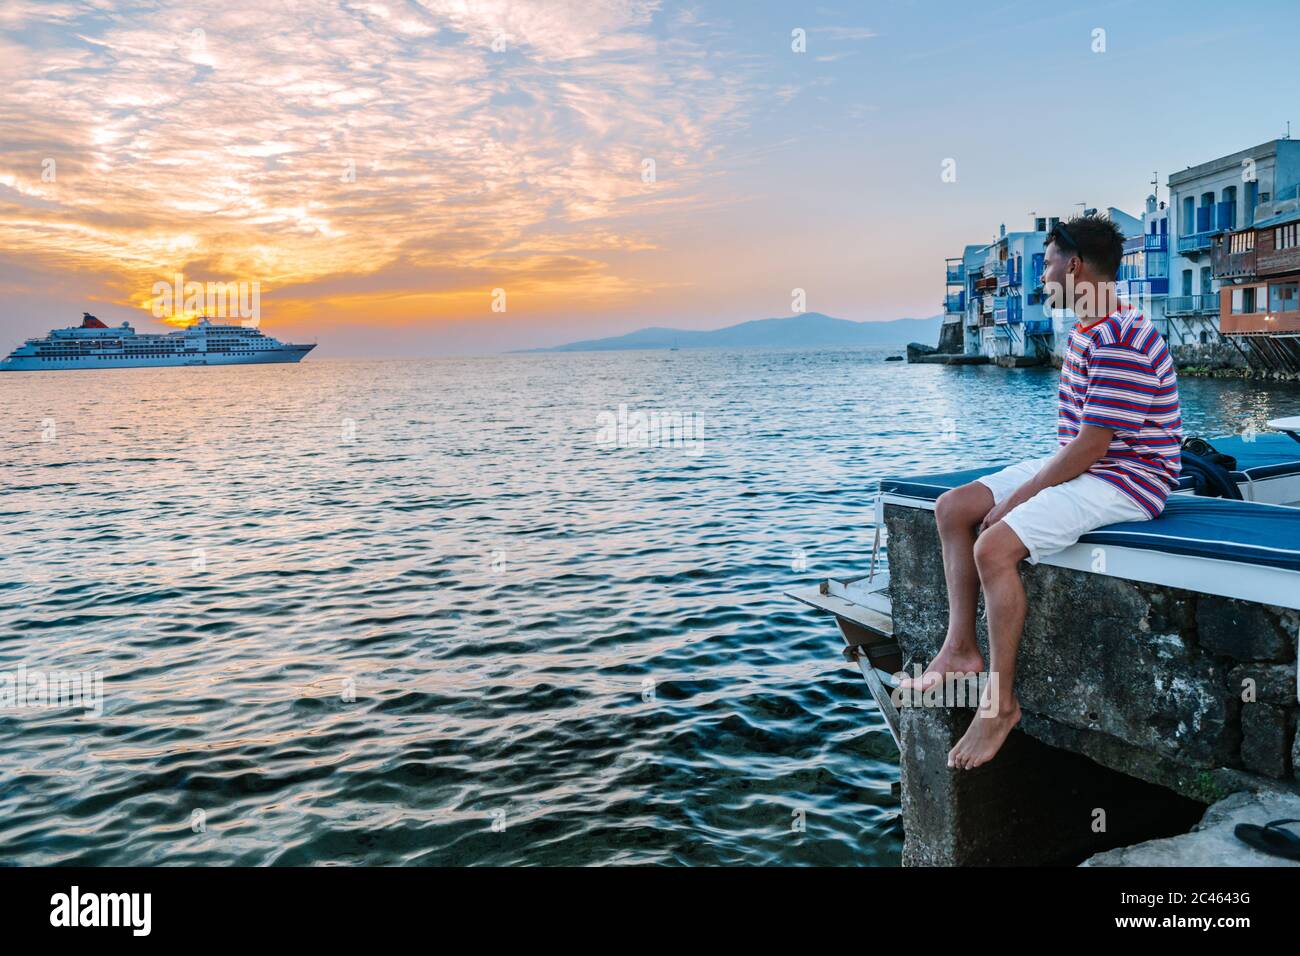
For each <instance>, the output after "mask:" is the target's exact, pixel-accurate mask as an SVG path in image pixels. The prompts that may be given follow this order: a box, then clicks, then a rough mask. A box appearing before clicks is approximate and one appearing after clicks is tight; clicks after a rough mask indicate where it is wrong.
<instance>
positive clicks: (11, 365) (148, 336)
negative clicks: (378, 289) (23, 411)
mask: <svg viewBox="0 0 1300 956" xmlns="http://www.w3.org/2000/svg"><path fill="white" fill-rule="evenodd" d="M315 347H316V346H315V345H293V344H291V343H286V342H280V341H278V340H277V339H273V338H271V337H270V336H267V335H263V334H262V333H261V332H259V331H258V330H257V329H250V328H246V327H245V326H242V325H215V324H213V323H212V322H211V321H210V320H208V319H206V318H205V319H200V320H199V321H198V322H196V323H194V324H193V325H191V326H190V327H189V328H186V329H182V330H180V331H178V332H163V333H158V334H153V333H137V332H136V331H135V329H133V328H131V325H130V323H129V322H123V323H122V324H121V325H120V326H118V327H117V328H109V327H108V326H107V325H105V324H104V323H103V322H101V321H99V319H97V318H95V317H94V316H93V315H91V314H90V313H89V312H86V313H84V314H83V318H82V321H81V325H79V326H74V327H72V328H67V329H54V330H53V331H51V332H50V334H49V335H47V336H45V337H44V338H39V339H28V340H27V341H26V342H24V343H23V344H22V345H20V346H19V347H18V348H16V349H14V350H13V351H12V352H11V353H9V357H8V358H6V359H3V360H0V372H33V371H41V370H47V371H52V370H55V369H68V368H152V367H154V366H159V365H265V364H273V363H278V362H300V361H302V357H303V356H304V355H306V354H307V353H308V352H310V351H311V350H312V349H314V348H315Z"/></svg>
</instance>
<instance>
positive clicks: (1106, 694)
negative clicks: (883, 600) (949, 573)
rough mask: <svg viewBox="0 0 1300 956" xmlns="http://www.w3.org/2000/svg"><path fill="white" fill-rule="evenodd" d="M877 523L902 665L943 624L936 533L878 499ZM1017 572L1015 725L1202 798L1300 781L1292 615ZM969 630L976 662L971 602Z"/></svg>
mask: <svg viewBox="0 0 1300 956" xmlns="http://www.w3.org/2000/svg"><path fill="white" fill-rule="evenodd" d="M885 522H886V525H887V526H888V530H889V549H888V550H889V566H890V590H891V599H892V605H893V619H894V633H895V635H896V636H897V639H898V641H899V644H900V646H901V647H902V650H903V654H904V660H905V663H906V666H907V667H909V668H910V667H911V665H912V663H913V662H918V663H925V662H926V661H928V660H929V658H930V657H932V656H933V655H934V654H935V653H936V652H937V651H938V649H939V646H940V644H941V643H942V642H943V637H944V634H945V632H946V629H947V621H948V606H947V592H946V588H945V585H944V576H943V563H942V556H941V554H940V550H939V536H938V531H937V528H936V527H935V521H934V513H933V512H932V511H924V510H921V509H916V508H902V507H898V506H894V505H887V506H886V508H885ZM1022 578H1023V580H1024V582H1025V590H1026V593H1027V596H1028V600H1029V614H1028V616H1027V619H1026V622H1025V633H1024V638H1023V640H1022V642H1021V648H1020V663H1019V673H1018V676H1017V680H1016V693H1017V696H1018V697H1019V699H1020V704H1021V708H1022V711H1023V713H1024V716H1023V719H1022V724H1021V727H1022V729H1023V731H1024V733H1026V734H1028V735H1030V736H1032V737H1035V738H1036V739H1038V740H1039V741H1041V742H1043V743H1046V744H1049V745H1050V746H1052V747H1056V748H1060V749H1064V750H1068V751H1072V752H1073V753H1076V754H1081V755H1083V756H1086V757H1088V758H1089V759H1091V760H1093V761H1095V762H1097V763H1099V764H1102V765H1103V766H1106V767H1109V768H1111V769H1113V770H1117V771H1119V772H1121V773H1124V774H1127V775H1129V776H1132V777H1136V778H1139V779H1141V780H1145V781H1148V782H1151V783H1155V784H1159V785H1161V786H1164V787H1168V788H1170V789H1173V790H1175V791H1177V792H1179V793H1181V794H1183V795H1185V796H1187V797H1190V798H1192V799H1195V800H1199V801H1201V802H1203V803H1211V802H1214V801H1216V800H1218V799H1221V798H1222V797H1224V796H1226V795H1227V794H1228V793H1231V792H1234V791H1235V790H1239V789H1243V788H1249V787H1253V786H1258V785H1260V784H1261V783H1263V784H1267V783H1268V782H1269V781H1273V782H1275V783H1274V785H1278V786H1283V787H1286V788H1290V789H1297V790H1300V787H1297V780H1298V779H1300V778H1297V768H1300V741H1297V738H1296V719H1297V710H1298V709H1300V708H1298V707H1297V703H1296V644H1297V638H1298V636H1300V614H1298V613H1297V612H1295V611H1292V610H1289V609H1286V608H1280V607H1272V606H1266V605H1261V604H1253V603H1249V602H1244V601H1234V600H1229V599H1226V598H1219V597H1213V596H1210V595H1204V594H1198V593H1196V592H1192V591H1185V590H1181V589H1178V588H1167V587H1157V586H1153V585H1146V584H1140V583H1137V582H1132V581H1125V580H1121V579H1119V578H1113V577H1107V576H1104V575H1100V574H1089V573H1086V572H1081V571H1071V570H1067V569H1063V568H1055V567H1050V566H1047V565H1030V564H1028V563H1026V564H1024V565H1022ZM978 632H979V641H980V645H981V648H982V650H983V651H984V653H985V659H986V660H987V653H988V635H987V631H986V627H985V622H984V621H983V615H982V612H981V615H980V620H979V622H978ZM1248 681H1252V682H1253V688H1254V694H1253V699H1251V700H1243V691H1244V690H1245V689H1246V688H1248V687H1249V686H1252V685H1250V684H1248ZM1247 696H1251V695H1247ZM995 763H996V761H995ZM905 783H906V781H905Z"/></svg>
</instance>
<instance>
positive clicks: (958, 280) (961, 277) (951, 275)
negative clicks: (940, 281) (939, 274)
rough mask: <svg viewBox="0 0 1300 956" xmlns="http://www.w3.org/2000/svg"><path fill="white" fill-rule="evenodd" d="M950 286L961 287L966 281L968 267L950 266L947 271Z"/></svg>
mask: <svg viewBox="0 0 1300 956" xmlns="http://www.w3.org/2000/svg"><path fill="white" fill-rule="evenodd" d="M945 273H946V279H947V283H948V285H961V284H962V283H963V282H965V281H966V267H965V266H964V265H963V266H948V268H947V269H946V270H945Z"/></svg>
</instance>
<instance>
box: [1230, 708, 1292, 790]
mask: <svg viewBox="0 0 1300 956" xmlns="http://www.w3.org/2000/svg"><path fill="white" fill-rule="evenodd" d="M1294 736H1295V715H1294V713H1293V712H1292V711H1289V710H1287V709H1285V708H1282V707H1275V706H1274V705H1272V704H1261V703H1254V704H1243V705H1242V707H1241V762H1242V763H1244V764H1245V765H1246V769H1247V770H1253V771H1255V772H1256V773H1262V774H1265V775H1266V776H1269V777H1276V778H1277V779H1279V780H1281V779H1285V778H1286V777H1289V776H1290V775H1291V742H1292V740H1293V738H1294Z"/></svg>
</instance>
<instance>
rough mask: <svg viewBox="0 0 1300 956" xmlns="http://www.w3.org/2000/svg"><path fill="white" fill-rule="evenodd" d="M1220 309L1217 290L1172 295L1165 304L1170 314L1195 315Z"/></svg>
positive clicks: (1215, 311) (1166, 310)
mask: <svg viewBox="0 0 1300 956" xmlns="http://www.w3.org/2000/svg"><path fill="white" fill-rule="evenodd" d="M1218 311H1219V294H1218V293H1217V292H1210V293H1205V294H1202V295H1171V296H1170V297H1169V301H1168V302H1167V303H1166V304H1165V312H1166V313H1167V314H1169V315H1194V314H1197V313H1206V312H1213V313H1217V312H1218Z"/></svg>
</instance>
